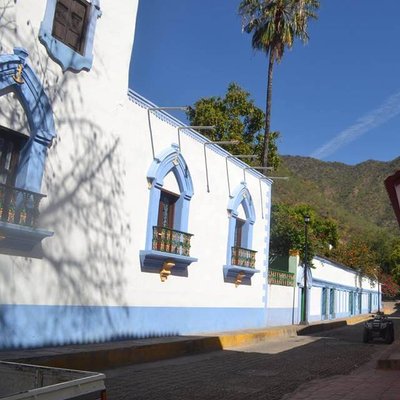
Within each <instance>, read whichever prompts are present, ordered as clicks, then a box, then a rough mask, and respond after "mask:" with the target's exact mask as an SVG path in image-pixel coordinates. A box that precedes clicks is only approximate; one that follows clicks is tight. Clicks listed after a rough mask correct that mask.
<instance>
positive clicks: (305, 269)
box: [300, 215, 310, 325]
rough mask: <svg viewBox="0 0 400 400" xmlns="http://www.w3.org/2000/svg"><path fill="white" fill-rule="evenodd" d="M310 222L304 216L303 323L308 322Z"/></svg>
mask: <svg viewBox="0 0 400 400" xmlns="http://www.w3.org/2000/svg"><path fill="white" fill-rule="evenodd" d="M309 223H310V217H309V216H308V215H305V216H304V289H303V290H304V298H303V300H304V301H303V307H304V309H303V315H302V320H301V322H300V323H301V324H302V325H307V324H308V315H307V272H308V224H309Z"/></svg>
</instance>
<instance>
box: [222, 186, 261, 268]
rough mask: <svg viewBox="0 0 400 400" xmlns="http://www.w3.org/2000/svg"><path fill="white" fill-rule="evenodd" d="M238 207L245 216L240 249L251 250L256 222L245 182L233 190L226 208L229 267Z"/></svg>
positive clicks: (227, 261) (227, 258)
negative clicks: (227, 216) (241, 207)
mask: <svg viewBox="0 0 400 400" xmlns="http://www.w3.org/2000/svg"><path fill="white" fill-rule="evenodd" d="M240 205H242V206H243V209H244V213H245V215H246V222H245V224H244V226H243V236H242V242H243V246H242V247H245V248H246V249H251V247H252V244H253V225H254V223H255V220H256V213H255V209H254V203H253V200H252V197H251V194H250V192H249V190H248V189H247V186H246V182H242V183H241V184H240V185H239V186H237V187H236V188H235V190H234V191H233V195H232V197H231V198H230V199H229V202H228V206H227V210H228V215H229V227H228V243H227V249H226V264H227V265H229V264H230V263H231V260H232V246H233V245H234V241H235V227H236V219H237V217H238V208H239V207H240Z"/></svg>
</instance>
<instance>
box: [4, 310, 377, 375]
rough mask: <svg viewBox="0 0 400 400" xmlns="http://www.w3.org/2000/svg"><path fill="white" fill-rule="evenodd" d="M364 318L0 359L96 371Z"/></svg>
mask: <svg viewBox="0 0 400 400" xmlns="http://www.w3.org/2000/svg"><path fill="white" fill-rule="evenodd" d="M367 318H369V314H368V315H358V316H355V317H350V318H343V319H338V320H335V321H323V322H317V323H312V324H310V325H307V326H299V325H288V326H279V327H273V328H267V329H259V330H245V331H237V332H222V333H215V334H212V335H201V336H200V335H199V336H176V337H163V338H151V339H140V340H139V339H138V340H127V341H118V342H107V343H99V344H86V345H70V346H59V347H46V348H39V349H20V350H10V351H0V360H3V361H17V362H23V363H27V364H36V365H45V366H53V367H60V368H71V369H81V370H87V371H99V370H105V369H111V368H116V367H121V366H125V365H131V364H138V363H144V362H151V361H159V360H165V359H168V358H176V357H180V356H185V355H191V354H199V353H205V352H211V351H217V350H223V349H226V348H232V347H237V346H241V345H245V344H250V343H256V342H261V341H265V340H268V339H271V338H277V337H285V336H286V337H288V336H296V335H308V334H311V333H316V332H320V331H325V330H329V329H334V328H338V327H341V326H346V325H352V324H356V323H359V322H361V321H363V320H365V319H367Z"/></svg>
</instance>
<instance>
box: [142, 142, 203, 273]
mask: <svg viewBox="0 0 400 400" xmlns="http://www.w3.org/2000/svg"><path fill="white" fill-rule="evenodd" d="M169 173H173V174H174V176H175V179H176V181H177V183H178V187H179V192H180V193H179V199H178V201H177V202H176V203H175V215H174V227H173V229H174V230H177V231H181V232H187V230H188V221H189V206H190V199H191V198H192V196H193V182H192V178H191V176H190V172H189V168H188V166H187V164H186V161H185V159H184V158H183V157H182V154H181V153H180V152H179V147H178V145H176V144H172V145H171V147H169V148H168V149H166V150H164V151H162V152H161V153H160V154H159V155H158V156H157V158H156V159H155V160H154V161H153V162H152V164H151V165H150V168H149V170H148V173H147V183H148V187H149V189H150V199H149V208H148V214H147V231H146V244H145V250H142V251H141V252H140V261H141V266H142V270H143V271H153V272H154V271H155V270H154V268H158V269H159V268H160V267H161V266H162V265H163V263H164V262H167V261H172V262H174V263H175V267H174V268H173V270H172V274H179V275H182V274H184V276H186V275H185V274H187V272H186V270H185V269H186V267H187V266H188V265H190V264H191V263H192V262H194V261H197V258H193V257H188V256H183V255H177V254H171V253H165V252H162V251H158V250H154V249H153V246H152V241H153V227H154V226H157V220H158V208H159V202H160V195H161V189H162V188H163V186H164V178H165V177H166V176H167V175H168V174H169ZM182 269H184V270H185V272H182V271H181V272H178V273H176V271H178V270H182Z"/></svg>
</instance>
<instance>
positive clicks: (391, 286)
mask: <svg viewBox="0 0 400 400" xmlns="http://www.w3.org/2000/svg"><path fill="white" fill-rule="evenodd" d="M379 283H381V284H382V293H383V295H384V296H386V297H392V298H393V297H396V296H398V295H399V293H400V286H399V285H398V284H397V283H396V282H395V281H394V279H393V276H391V275H389V274H385V273H383V274H381V276H380V278H379Z"/></svg>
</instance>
